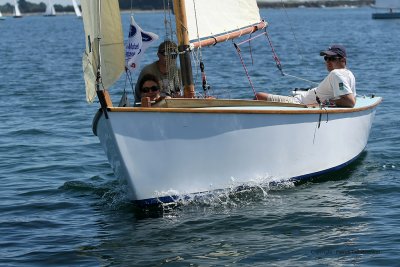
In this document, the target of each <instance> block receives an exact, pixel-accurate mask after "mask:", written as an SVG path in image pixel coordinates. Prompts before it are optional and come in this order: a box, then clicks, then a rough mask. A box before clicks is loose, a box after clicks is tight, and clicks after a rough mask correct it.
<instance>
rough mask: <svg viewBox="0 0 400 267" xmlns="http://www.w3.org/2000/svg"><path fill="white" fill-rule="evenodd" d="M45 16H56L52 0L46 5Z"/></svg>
mask: <svg viewBox="0 0 400 267" xmlns="http://www.w3.org/2000/svg"><path fill="white" fill-rule="evenodd" d="M44 15H45V16H55V15H56V10H55V9H54V5H53V2H52V1H51V0H49V1H48V3H47V5H46V11H45V12H44Z"/></svg>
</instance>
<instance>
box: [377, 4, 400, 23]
mask: <svg viewBox="0 0 400 267" xmlns="http://www.w3.org/2000/svg"><path fill="white" fill-rule="evenodd" d="M374 8H376V9H381V10H385V12H378V13H373V14H372V18H373V19H400V11H399V10H400V0H375V6H374ZM396 10H397V11H396Z"/></svg>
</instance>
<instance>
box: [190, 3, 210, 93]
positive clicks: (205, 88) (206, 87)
mask: <svg viewBox="0 0 400 267" xmlns="http://www.w3.org/2000/svg"><path fill="white" fill-rule="evenodd" d="M193 7H194V18H195V21H196V31H197V41H198V42H199V44H200V45H199V47H198V49H197V51H198V53H199V61H200V64H199V66H200V72H201V81H202V83H201V84H202V88H203V92H204V97H207V91H208V90H209V89H210V86H209V85H208V83H207V76H206V73H205V71H204V63H203V54H202V47H201V42H200V34H199V25H198V23H197V22H198V20H197V9H196V1H195V0H193Z"/></svg>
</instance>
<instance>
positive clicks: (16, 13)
mask: <svg viewBox="0 0 400 267" xmlns="http://www.w3.org/2000/svg"><path fill="white" fill-rule="evenodd" d="M13 17H14V18H22V14H21V11H19V6H18V2H17V0H14V14H13Z"/></svg>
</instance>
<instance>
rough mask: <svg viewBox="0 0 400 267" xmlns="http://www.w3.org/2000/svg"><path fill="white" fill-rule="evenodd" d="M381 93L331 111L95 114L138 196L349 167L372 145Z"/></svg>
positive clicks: (113, 158)
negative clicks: (375, 117) (98, 115)
mask: <svg viewBox="0 0 400 267" xmlns="http://www.w3.org/2000/svg"><path fill="white" fill-rule="evenodd" d="M380 101H381V99H380V98H373V99H369V98H368V99H359V100H357V106H356V107H355V108H354V109H348V108H347V109H346V108H341V109H339V108H334V109H329V108H328V109H327V111H326V110H322V111H321V110H320V109H318V108H299V107H269V106H264V107H255V106H252V107H248V106H247V107H245V106H244V107H220V108H218V107H214V108H182V109H168V108H160V109H157V108H125V109H126V111H124V108H111V109H110V110H109V111H108V112H107V114H108V117H109V118H108V119H105V116H104V115H101V116H100V117H99V119H98V118H97V119H96V118H95V123H94V130H95V131H96V132H97V135H98V137H99V139H100V142H101V144H102V147H103V149H104V150H105V152H106V154H107V157H108V159H109V161H110V163H111V165H112V167H113V169H114V172H115V174H116V176H117V177H119V178H122V179H125V180H127V182H128V185H129V188H130V194H131V196H130V197H131V198H132V199H133V200H139V201H142V200H146V201H145V203H151V202H152V201H153V200H154V199H157V198H161V199H162V200H163V201H171V200H172V199H171V198H168V196H176V195H179V196H182V195H188V194H195V193H200V192H208V191H213V190H218V189H225V188H232V187H236V186H241V185H248V184H255V183H262V182H270V181H272V180H273V181H277V180H286V179H297V180H299V179H303V178H307V177H310V176H312V175H315V174H318V173H321V172H326V171H331V170H334V169H337V168H340V167H343V166H344V165H345V164H347V163H349V162H351V161H352V160H353V159H355V158H356V157H357V156H358V155H359V154H360V153H361V152H362V151H363V150H364V148H365V146H366V144H367V141H368V136H369V133H370V129H371V124H372V121H373V118H374V114H375V108H376V106H377V105H378V104H379V102H380ZM319 113H322V116H320V115H319ZM327 113H328V115H327ZM320 119H321V120H320ZM318 125H319V128H318ZM189 155H190V156H189Z"/></svg>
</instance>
